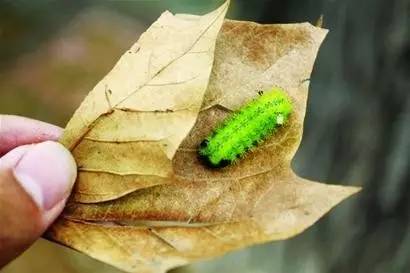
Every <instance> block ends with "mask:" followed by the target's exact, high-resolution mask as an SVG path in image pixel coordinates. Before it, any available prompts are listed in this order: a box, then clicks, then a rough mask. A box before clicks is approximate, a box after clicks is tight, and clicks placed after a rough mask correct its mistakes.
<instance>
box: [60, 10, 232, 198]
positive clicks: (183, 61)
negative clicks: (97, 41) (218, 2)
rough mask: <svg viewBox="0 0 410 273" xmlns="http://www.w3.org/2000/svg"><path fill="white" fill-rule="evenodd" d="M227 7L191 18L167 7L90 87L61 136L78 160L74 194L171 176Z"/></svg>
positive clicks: (116, 192)
mask: <svg viewBox="0 0 410 273" xmlns="http://www.w3.org/2000/svg"><path fill="white" fill-rule="evenodd" d="M226 9H227V5H224V6H222V7H221V8H219V9H218V10H216V11H214V12H212V13H210V14H207V15H205V16H202V17H196V18H195V19H193V18H191V19H189V20H186V19H181V18H178V17H176V16H174V15H172V14H171V13H169V12H165V13H163V14H162V15H161V17H160V18H159V19H158V20H157V21H156V22H155V23H154V24H153V25H152V26H151V27H150V28H149V29H148V30H147V31H146V32H145V33H144V34H143V35H142V36H141V37H140V39H139V41H138V42H137V43H136V44H134V45H133V46H132V47H131V49H130V50H129V51H127V52H126V53H125V54H124V55H123V56H122V57H121V59H120V60H119V62H118V63H117V64H116V66H115V67H114V68H113V70H112V71H111V72H110V73H109V74H108V75H107V76H106V77H105V78H104V79H103V80H102V81H101V82H99V83H98V84H97V86H96V87H95V88H94V89H93V90H92V91H91V92H90V94H89V95H88V97H87V98H86V99H85V101H84V102H83V103H82V104H81V106H80V108H79V109H78V110H77V111H76V113H75V114H74V116H73V118H72V119H71V120H70V122H69V123H68V125H67V127H66V130H65V132H64V135H63V137H62V139H61V142H62V143H63V144H64V145H65V146H67V147H68V148H70V149H71V151H72V152H73V154H74V157H75V158H76V160H77V163H78V165H79V179H78V181H77V184H76V189H75V194H74V196H73V198H74V200H77V201H82V202H98V201H105V200H110V199H115V198H118V197H120V196H122V195H124V194H127V193H129V192H132V191H134V190H136V189H140V188H145V187H150V186H154V185H157V184H163V183H166V182H167V180H166V179H165V178H167V177H169V176H171V175H172V158H173V156H174V154H175V152H176V150H177V149H178V147H179V145H180V143H181V142H182V140H183V139H184V138H185V137H186V135H187V134H188V132H189V131H190V130H191V128H192V126H193V125H194V123H195V120H196V117H197V115H198V111H199V110H200V107H201V103H202V99H203V94H204V93H205V91H206V88H207V85H208V82H209V76H210V73H211V70H212V64H213V59H214V48H215V40H216V37H217V34H218V32H219V30H220V27H221V25H222V21H223V18H224V16H225V13H226Z"/></svg>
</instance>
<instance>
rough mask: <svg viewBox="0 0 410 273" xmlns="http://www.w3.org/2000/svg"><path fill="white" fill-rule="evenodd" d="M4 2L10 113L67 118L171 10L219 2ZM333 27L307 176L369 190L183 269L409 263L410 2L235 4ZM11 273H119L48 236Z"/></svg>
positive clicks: (5, 93)
mask: <svg viewBox="0 0 410 273" xmlns="http://www.w3.org/2000/svg"><path fill="white" fill-rule="evenodd" d="M79 2H80V1H77V2H71V1H63V0H61V1H36V2H34V3H33V2H31V1H23V0H18V1H1V0H0V112H1V113H10V114H18V115H24V116H28V117H32V118H36V119H40V120H44V121H47V122H51V123H54V124H58V125H60V126H62V127H63V126H64V124H65V123H66V122H67V121H68V119H69V117H70V116H71V114H72V112H73V111H74V110H75V108H76V107H77V106H78V105H79V103H80V102H81V100H82V98H83V97H84V96H85V94H86V93H87V92H88V91H89V90H90V89H91V88H92V87H93V86H94V85H95V84H96V83H97V82H98V81H99V80H100V79H101V78H102V77H103V76H104V75H105V74H106V73H107V72H108V71H109V70H110V69H111V68H112V66H113V64H114V63H115V61H116V60H117V59H118V57H119V56H120V55H121V54H122V52H123V51H125V50H126V49H127V48H128V47H129V46H130V45H131V44H132V43H133V42H134V41H135V40H136V39H137V38H138V36H139V34H140V33H141V32H142V31H143V30H144V29H145V28H146V27H147V26H148V25H149V24H150V23H151V22H152V21H154V20H155V18H156V17H158V16H159V14H160V13H161V12H162V11H164V10H165V9H171V10H172V11H174V12H188V13H191V12H192V13H203V12H206V11H209V10H211V9H213V8H215V7H216V6H217V5H218V4H220V3H221V1H214V0H209V1H194V0H180V1H176V0H175V1H174V0H169V1H81V3H79ZM320 14H323V15H324V18H325V20H324V22H325V27H326V28H329V29H330V30H331V32H330V33H329V36H328V38H327V39H326V41H325V43H324V45H323V47H322V49H321V51H320V54H319V56H318V59H317V62H316V65H315V69H314V73H313V74H312V79H311V88H310V94H309V105H308V112H307V117H306V122H305V123H306V124H305V133H304V139H303V143H302V146H301V148H300V150H299V152H298V154H297V156H296V158H295V161H294V168H295V169H296V171H297V172H298V173H299V174H301V175H302V176H304V177H307V178H310V179H314V180H318V181H328V182H329V183H335V184H337V183H340V184H346V185H348V184H349V185H358V186H359V185H360V186H363V187H364V190H363V192H362V193H361V194H360V195H359V196H357V197H355V198H352V199H350V200H348V201H346V202H344V203H343V204H342V205H340V206H338V207H337V208H336V209H335V210H334V211H333V212H332V213H331V214H329V215H327V216H326V217H325V218H324V219H322V220H320V221H319V223H318V224H317V225H315V226H314V227H312V228H310V229H309V230H308V231H306V232H305V233H303V234H301V235H299V236H297V237H296V238H294V239H291V240H288V241H285V242H275V243H269V244H265V245H260V246H255V247H253V248H250V249H246V250H242V251H239V252H235V253H232V254H229V255H227V256H225V257H222V258H219V259H216V260H214V261H211V262H203V263H198V264H195V265H192V266H189V267H186V268H184V269H178V270H177V271H178V272H198V273H208V272H239V273H241V272H249V273H302V272H303V273H310V272H312V273H330V272H332V273H346V272H349V273H356V272H357V273H367V272H369V273H370V272H376V273H387V272H388V273H400V272H403V273H404V272H410V225H409V220H410V195H409V193H410V179H409V178H410V175H409V151H410V0H392V1H385V0H363V1H354V0H306V1H298V0H288V1H285V0H283V1H273V0H272V1H268V0H266V1H262V0H260V1H245V0H243V1H239V0H237V1H233V5H232V8H231V12H230V14H229V15H228V17H230V18H236V19H241V20H254V21H258V22H264V23H277V22H302V21H310V22H314V21H315V20H316V19H317V18H318V17H319V15H320ZM2 272H3V273H25V272H34V273H37V272H44V273H48V272H50V273H51V272H53V273H54V272H61V273H83V272H87V273H88V272H90V273H93V272H101V273H104V272H113V273H114V272H118V271H117V270H115V269H113V268H111V267H110V266H107V265H103V264H101V263H99V262H97V261H94V260H92V259H91V258H88V257H86V256H84V255H82V254H79V253H76V252H74V251H71V250H68V249H66V248H63V247H60V246H57V245H55V244H52V243H49V242H46V241H44V240H40V241H39V242H38V243H36V245H35V246H34V247H33V248H31V249H30V250H29V251H27V252H26V253H25V254H24V255H23V256H22V257H20V258H19V259H17V260H16V261H15V262H13V263H12V264H11V265H9V266H8V267H7V268H6V269H4V270H3V271H2Z"/></svg>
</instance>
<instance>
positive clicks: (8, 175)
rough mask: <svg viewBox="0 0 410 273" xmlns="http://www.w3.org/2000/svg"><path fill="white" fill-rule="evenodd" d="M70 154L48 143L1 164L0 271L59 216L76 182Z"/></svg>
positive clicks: (22, 149) (15, 154)
mask: <svg viewBox="0 0 410 273" xmlns="http://www.w3.org/2000/svg"><path fill="white" fill-rule="evenodd" d="M76 172H77V171H76V166H75V162H74V159H73V158H72V156H71V154H70V153H69V152H68V151H67V150H66V149H65V148H64V147H63V146H62V145H60V144H58V143H55V142H51V141H47V142H43V143H40V144H35V145H27V146H22V147H19V148H17V149H14V150H12V151H11V152H9V153H8V154H6V155H5V156H4V157H2V158H1V161H0V268H1V266H3V265H5V264H6V263H7V262H9V261H10V260H11V259H13V258H15V257H16V256H18V255H19V254H20V253H21V252H22V251H24V250H25V249H26V248H27V247H28V246H30V245H31V244H32V243H33V242H34V241H35V240H36V239H37V238H38V237H39V236H41V234H42V233H43V232H44V231H45V230H46V228H47V227H48V226H49V225H50V224H51V223H52V221H54V220H55V218H56V217H57V216H58V215H59V214H60V213H61V211H62V209H63V207H64V205H65V201H66V199H67V197H68V195H69V192H70V190H71V187H72V185H73V183H74V181H75V178H76Z"/></svg>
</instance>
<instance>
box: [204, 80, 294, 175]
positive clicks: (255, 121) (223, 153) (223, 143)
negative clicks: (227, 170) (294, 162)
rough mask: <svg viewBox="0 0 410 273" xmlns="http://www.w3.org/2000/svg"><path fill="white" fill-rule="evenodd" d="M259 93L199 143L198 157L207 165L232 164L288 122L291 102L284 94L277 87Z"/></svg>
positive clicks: (218, 166)
mask: <svg viewBox="0 0 410 273" xmlns="http://www.w3.org/2000/svg"><path fill="white" fill-rule="evenodd" d="M258 93H259V95H260V96H259V97H258V98H256V99H254V100H252V101H250V102H249V103H247V104H246V105H244V106H243V107H242V108H241V109H239V111H237V112H236V113H234V114H232V115H231V116H230V117H228V118H227V119H225V120H224V121H223V122H222V123H221V124H220V125H219V126H218V127H217V129H215V130H214V131H213V132H212V133H211V135H210V136H208V137H207V138H206V139H205V140H204V141H202V143H201V144H200V147H199V157H200V159H201V160H202V161H203V162H204V163H205V164H206V165H208V166H209V167H212V168H221V167H225V166H227V165H229V164H231V163H232V162H233V161H235V160H236V159H237V158H240V157H242V156H243V155H244V154H245V153H246V152H247V151H248V150H249V149H251V148H252V147H253V146H256V145H257V144H259V143H261V142H263V141H264V139H265V138H266V137H267V136H269V135H271V134H272V133H274V132H275V131H276V129H277V127H279V126H281V125H283V124H285V123H286V122H287V120H288V118H289V115H290V114H291V112H292V103H291V100H290V98H289V97H288V96H287V95H286V93H285V92H284V91H283V90H281V89H279V88H274V89H272V90H270V91H266V92H262V91H259V92H258Z"/></svg>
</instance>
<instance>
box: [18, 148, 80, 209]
mask: <svg viewBox="0 0 410 273" xmlns="http://www.w3.org/2000/svg"><path fill="white" fill-rule="evenodd" d="M14 175H15V177H16V179H17V180H18V181H19V182H20V184H21V186H22V187H23V188H24V189H25V191H26V192H27V193H28V194H29V195H30V196H31V197H32V198H33V200H34V201H35V202H36V203H37V205H38V206H39V207H40V208H42V209H44V210H50V209H52V208H53V207H54V206H55V205H57V204H58V203H59V202H61V201H62V200H63V199H65V198H67V197H68V195H69V193H70V191H71V188H72V186H73V184H74V181H75V179H76V176H77V168H76V164H75V161H74V159H73V157H72V155H71V154H70V152H69V151H68V150H67V149H66V148H64V146H62V145H61V144H59V143H57V142H52V141H47V142H43V143H40V144H36V145H33V147H32V148H30V149H29V150H28V151H27V152H26V153H25V154H24V156H23V157H22V158H21V159H20V161H19V162H18V164H17V165H16V166H15V168H14Z"/></svg>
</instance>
